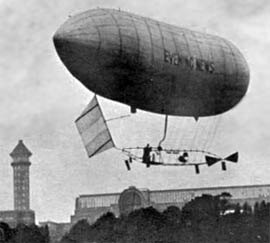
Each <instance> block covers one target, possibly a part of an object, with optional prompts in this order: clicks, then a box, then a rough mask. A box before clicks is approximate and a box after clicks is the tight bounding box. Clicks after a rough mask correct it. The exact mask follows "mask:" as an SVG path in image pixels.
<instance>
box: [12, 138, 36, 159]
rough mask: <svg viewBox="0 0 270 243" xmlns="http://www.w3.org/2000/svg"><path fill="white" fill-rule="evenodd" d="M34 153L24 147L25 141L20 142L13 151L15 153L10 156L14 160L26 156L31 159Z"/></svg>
mask: <svg viewBox="0 0 270 243" xmlns="http://www.w3.org/2000/svg"><path fill="white" fill-rule="evenodd" d="M31 155H32V153H31V152H30V150H29V149H28V148H27V147H26V146H25V145H24V143H23V140H19V142H18V144H17V146H16V147H15V148H14V149H13V151H12V152H11V153H10V156H11V157H12V158H14V157H17V156H25V157H30V156H31Z"/></svg>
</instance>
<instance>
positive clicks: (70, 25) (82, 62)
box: [53, 14, 100, 80]
mask: <svg viewBox="0 0 270 243" xmlns="http://www.w3.org/2000/svg"><path fill="white" fill-rule="evenodd" d="M53 42H54V45H55V48H56V51H57V53H58V55H59V57H60V59H61V60H62V62H63V63H64V64H65V66H66V67H67V68H68V69H69V70H70V71H71V73H72V74H73V75H74V76H75V77H77V78H78V79H79V80H84V78H85V77H87V75H88V74H89V72H90V71H91V70H90V69H93V68H94V67H93V65H94V63H96V62H94V61H93V60H94V58H95V54H96V51H97V49H98V46H99V42H100V39H99V35H98V32H97V29H96V27H95V25H94V23H93V22H92V21H91V18H86V17H85V16H84V15H83V14H79V15H76V16H74V17H71V18H69V19H68V20H67V21H66V22H65V23H64V24H63V25H62V26H61V27H60V28H59V29H58V30H57V31H56V33H55V34H54V36H53Z"/></svg>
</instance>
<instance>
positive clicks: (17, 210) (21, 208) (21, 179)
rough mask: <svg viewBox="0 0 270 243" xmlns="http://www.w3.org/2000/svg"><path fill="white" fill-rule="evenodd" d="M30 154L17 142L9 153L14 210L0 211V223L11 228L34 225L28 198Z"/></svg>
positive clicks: (21, 142) (21, 143) (32, 212)
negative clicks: (19, 225) (20, 225)
mask: <svg viewBox="0 0 270 243" xmlns="http://www.w3.org/2000/svg"><path fill="white" fill-rule="evenodd" d="M31 155H32V153H31V152H30V151H29V149H28V148H27V147H26V146H25V145H24V143H23V141H22V140H19V142H18V144H17V146H16V147H15V148H14V150H13V151H12V152H11V153H10V156H11V158H12V159H13V161H12V163H11V166H12V167H13V188H14V210H9V211H0V222H1V221H2V222H5V223H8V224H9V225H10V226H11V227H15V226H16V225H17V224H26V225H31V224H34V223H35V213H34V211H33V210H31V209H30V196H29V190H30V188H29V168H30V165H31V163H30V161H29V157H30V156H31Z"/></svg>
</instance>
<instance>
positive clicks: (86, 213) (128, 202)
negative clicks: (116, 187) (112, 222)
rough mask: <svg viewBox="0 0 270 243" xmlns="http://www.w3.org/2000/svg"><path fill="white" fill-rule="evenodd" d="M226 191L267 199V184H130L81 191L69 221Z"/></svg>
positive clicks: (240, 197)
mask: <svg viewBox="0 0 270 243" xmlns="http://www.w3.org/2000/svg"><path fill="white" fill-rule="evenodd" d="M223 192H228V193H230V194H231V195H232V197H231V201H232V202H233V203H240V204H244V203H245V202H247V203H249V204H250V205H251V206H252V205H254V204H255V202H257V201H258V202H260V201H263V200H265V201H266V202H270V185H253V186H230V187H209V188H192V189H177V190H155V191H150V190H148V189H137V188H136V187H129V188H127V189H125V190H124V191H123V192H121V193H109V194H92V195H80V196H79V197H78V198H76V205H75V212H74V215H72V216H71V223H72V224H75V223H76V222H78V221H79V220H81V219H87V220H88V221H89V223H93V222H94V221H95V220H96V219H98V218H99V217H100V216H101V215H103V214H104V213H106V212H112V213H114V214H115V215H116V216H119V215H120V214H127V213H129V212H131V211H132V210H134V209H138V208H142V207H149V206H152V207H154V208H156V209H157V210H159V211H163V210H165V209H166V208H167V207H168V206H177V207H179V208H182V207H183V206H184V205H185V204H186V203H187V202H189V201H190V200H191V199H193V198H195V197H198V196H201V195H203V194H210V195H219V194H222V193H223Z"/></svg>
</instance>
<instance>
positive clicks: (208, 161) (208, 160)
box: [205, 155, 222, 166]
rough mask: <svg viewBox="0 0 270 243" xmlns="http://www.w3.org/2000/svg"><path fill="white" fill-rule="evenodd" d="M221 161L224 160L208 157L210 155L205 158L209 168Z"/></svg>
mask: <svg viewBox="0 0 270 243" xmlns="http://www.w3.org/2000/svg"><path fill="white" fill-rule="evenodd" d="M221 160H222V159H221V158H216V157H212V156H208V155H206V156H205V161H206V164H207V165H208V166H212V165H214V164H215V163H217V162H219V161H221Z"/></svg>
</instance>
